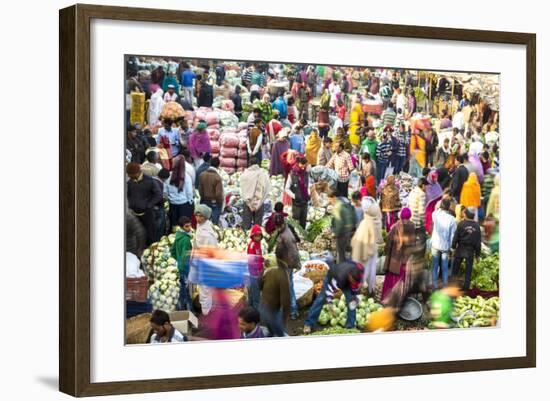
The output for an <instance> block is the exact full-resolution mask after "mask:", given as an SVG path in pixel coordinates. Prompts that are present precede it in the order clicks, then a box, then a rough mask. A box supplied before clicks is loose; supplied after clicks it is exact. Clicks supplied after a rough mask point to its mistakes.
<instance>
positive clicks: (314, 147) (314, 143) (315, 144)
mask: <svg viewBox="0 0 550 401" xmlns="http://www.w3.org/2000/svg"><path fill="white" fill-rule="evenodd" d="M320 149H321V139H320V138H319V132H318V131H317V129H316V128H314V129H313V130H312V131H311V133H310V134H309V136H308V137H307V140H306V159H307V161H308V163H309V164H310V165H311V166H312V167H314V166H316V165H317V156H318V155H319V150H320Z"/></svg>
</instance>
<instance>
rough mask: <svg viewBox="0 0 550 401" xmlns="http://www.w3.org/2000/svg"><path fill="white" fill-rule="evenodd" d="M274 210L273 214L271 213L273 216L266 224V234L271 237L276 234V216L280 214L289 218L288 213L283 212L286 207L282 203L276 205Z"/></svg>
mask: <svg viewBox="0 0 550 401" xmlns="http://www.w3.org/2000/svg"><path fill="white" fill-rule="evenodd" d="M273 209H274V211H273V213H271V215H270V216H269V218H268V219H267V222H266V223H265V232H266V233H268V234H270V235H271V234H273V233H274V232H275V216H277V215H278V214H281V215H283V217H285V218H286V217H288V213H285V212H284V211H283V209H284V205H283V203H282V202H277V203H275V207H274V208H273Z"/></svg>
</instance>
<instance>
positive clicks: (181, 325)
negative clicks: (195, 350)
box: [170, 311, 199, 335]
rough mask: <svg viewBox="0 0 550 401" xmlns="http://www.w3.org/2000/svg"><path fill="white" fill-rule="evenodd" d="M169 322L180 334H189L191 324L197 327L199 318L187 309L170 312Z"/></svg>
mask: <svg viewBox="0 0 550 401" xmlns="http://www.w3.org/2000/svg"><path fill="white" fill-rule="evenodd" d="M170 323H172V326H174V327H175V328H176V330H178V331H179V332H180V333H181V334H185V335H187V334H189V333H190V332H191V326H193V327H195V328H196V327H199V320H198V319H197V317H196V316H195V315H194V314H193V313H191V312H189V311H175V312H171V313H170Z"/></svg>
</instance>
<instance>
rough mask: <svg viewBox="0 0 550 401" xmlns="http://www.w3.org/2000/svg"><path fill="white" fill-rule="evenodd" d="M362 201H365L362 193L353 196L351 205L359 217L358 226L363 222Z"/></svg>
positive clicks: (357, 192) (355, 193)
mask: <svg viewBox="0 0 550 401" xmlns="http://www.w3.org/2000/svg"><path fill="white" fill-rule="evenodd" d="M361 199H363V195H361V192H359V191H356V192H354V193H353V194H351V203H352V204H353V207H354V208H355V215H356V216H357V225H359V223H360V222H361V220H363V208H362V207H361Z"/></svg>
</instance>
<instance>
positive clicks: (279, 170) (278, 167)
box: [269, 127, 290, 176]
mask: <svg viewBox="0 0 550 401" xmlns="http://www.w3.org/2000/svg"><path fill="white" fill-rule="evenodd" d="M289 131H290V128H288V127H285V128H283V129H282V130H281V131H279V133H278V134H277V141H276V142H275V143H274V144H273V147H272V148H271V160H270V161H269V175H270V176H274V175H281V174H284V168H283V164H282V162H281V155H282V154H283V153H285V152H286V151H288V150H289V149H290V143H289V142H288V133H289Z"/></svg>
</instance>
